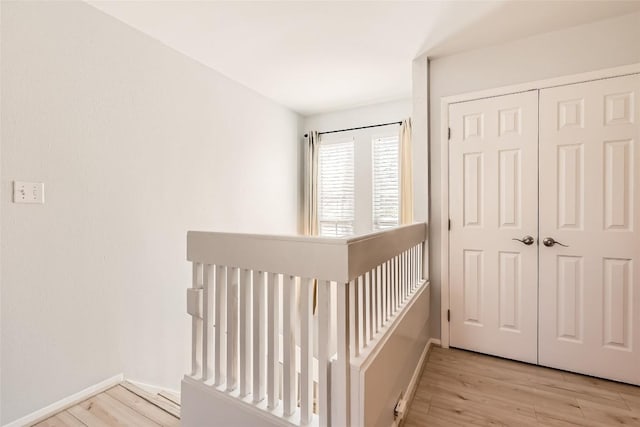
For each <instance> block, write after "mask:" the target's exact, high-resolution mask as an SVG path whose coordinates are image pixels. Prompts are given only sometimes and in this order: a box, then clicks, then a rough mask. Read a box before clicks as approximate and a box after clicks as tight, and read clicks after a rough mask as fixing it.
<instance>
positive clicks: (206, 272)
mask: <svg viewBox="0 0 640 427" xmlns="http://www.w3.org/2000/svg"><path fill="white" fill-rule="evenodd" d="M214 279H215V267H214V266H213V265H210V264H206V265H203V267H202V285H203V289H202V327H203V331H202V381H208V380H210V379H211V378H212V377H213V364H212V363H211V362H212V360H211V359H212V357H213V325H212V322H211V315H212V314H213V292H214Z"/></svg>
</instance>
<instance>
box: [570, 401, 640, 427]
mask: <svg viewBox="0 0 640 427" xmlns="http://www.w3.org/2000/svg"><path fill="white" fill-rule="evenodd" d="M579 403H580V407H581V408H582V413H583V414H584V416H585V418H587V419H590V420H594V421H598V422H602V423H604V424H606V425H609V426H640V413H638V412H635V411H631V410H630V409H626V410H625V409H620V408H614V407H608V406H604V405H600V404H594V403H593V402H589V401H586V400H579Z"/></svg>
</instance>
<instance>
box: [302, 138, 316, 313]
mask: <svg viewBox="0 0 640 427" xmlns="http://www.w3.org/2000/svg"><path fill="white" fill-rule="evenodd" d="M319 137H320V135H318V132H316V131H311V132H308V133H307V134H306V135H305V142H306V146H305V170H304V179H305V182H304V234H305V235H306V236H317V235H318V144H319V140H318V139H319ZM296 294H297V295H296V300H297V301H298V311H299V310H300V293H299V291H298V292H296ZM317 298H318V282H317V281H316V280H314V282H313V313H314V314H315V312H316V307H317Z"/></svg>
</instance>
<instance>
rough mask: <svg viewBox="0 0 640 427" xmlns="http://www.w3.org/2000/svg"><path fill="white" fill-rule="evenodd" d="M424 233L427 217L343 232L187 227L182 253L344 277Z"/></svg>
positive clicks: (291, 272)
mask: <svg viewBox="0 0 640 427" xmlns="http://www.w3.org/2000/svg"><path fill="white" fill-rule="evenodd" d="M426 238H427V225H426V223H416V224H410V225H404V226H400V227H397V228H393V229H389V230H383V231H378V232H373V233H368V234H364V235H359V236H351V237H346V238H327V237H316V236H294V235H290V236H288V235H268V234H245V233H220V232H207V231H189V232H188V233H187V259H188V260H189V261H193V262H201V263H207V264H218V265H225V266H230V267H239V268H246V269H253V270H258V271H268V272H272V273H284V274H289V275H294V276H301V277H308V278H315V279H319V280H331V281H336V282H339V283H346V282H348V281H349V280H352V279H353V278H355V277H357V276H359V275H360V274H362V273H364V272H366V271H368V270H370V269H372V268H373V267H375V266H376V265H379V264H380V263H382V262H384V261H386V260H388V259H390V258H392V257H393V256H395V255H397V254H399V253H401V252H402V251H404V250H406V249H409V248H410V247H413V246H415V245H417V244H419V243H421V242H424V241H425V240H426Z"/></svg>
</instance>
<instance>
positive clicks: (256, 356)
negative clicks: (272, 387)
mask: <svg viewBox="0 0 640 427" xmlns="http://www.w3.org/2000/svg"><path fill="white" fill-rule="evenodd" d="M264 277H265V273H263V272H262V271H254V272H253V402H254V403H258V402H261V401H262V400H264V396H265V382H266V381H265V375H266V372H265V367H266V358H265V350H266V349H265V336H266V332H267V331H266V326H267V322H266V320H267V319H266V311H265V310H266V307H265V304H266V298H265V290H264Z"/></svg>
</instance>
